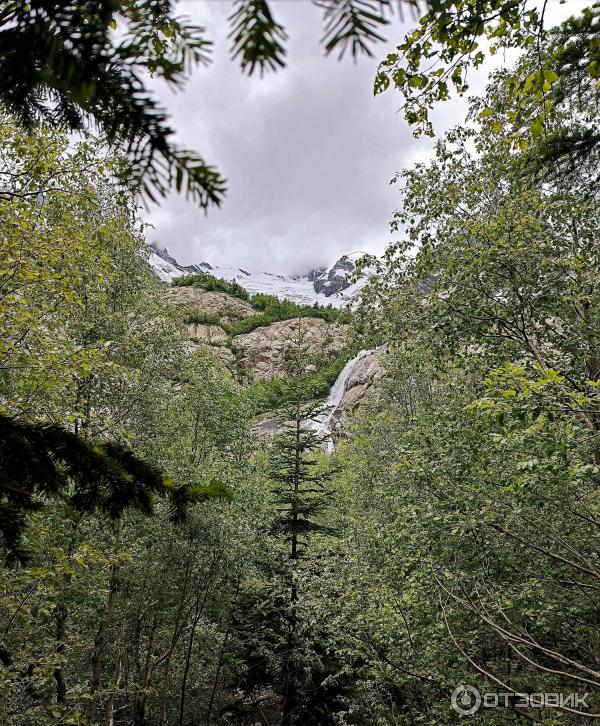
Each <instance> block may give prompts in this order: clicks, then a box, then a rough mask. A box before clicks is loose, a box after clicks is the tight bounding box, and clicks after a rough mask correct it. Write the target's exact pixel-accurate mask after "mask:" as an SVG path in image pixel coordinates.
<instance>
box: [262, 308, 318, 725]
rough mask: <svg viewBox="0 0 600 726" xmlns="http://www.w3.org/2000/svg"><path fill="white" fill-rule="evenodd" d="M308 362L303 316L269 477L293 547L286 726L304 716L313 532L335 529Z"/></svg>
mask: <svg viewBox="0 0 600 726" xmlns="http://www.w3.org/2000/svg"><path fill="white" fill-rule="evenodd" d="M309 364H310V353H309V350H308V346H307V344H306V337H305V331H304V328H303V321H302V320H299V322H298V328H297V335H296V337H295V338H294V339H292V340H290V341H289V345H288V347H287V349H286V362H285V369H286V377H285V381H284V385H283V405H282V407H281V409H280V418H281V421H282V430H281V432H280V433H279V434H278V435H277V436H276V437H275V439H274V442H273V446H272V449H271V454H270V477H271V480H272V481H273V483H274V489H273V491H274V494H275V497H276V504H277V510H278V516H277V523H276V532H277V533H278V534H279V535H280V536H281V537H282V539H283V540H284V542H285V543H286V548H287V553H288V561H287V565H286V567H285V572H284V578H285V580H286V593H287V594H286V607H285V610H284V619H285V628H284V630H285V636H284V648H285V650H284V653H283V658H282V662H281V696H282V699H283V702H282V720H281V723H282V726H293V725H294V724H299V723H303V722H305V721H304V716H303V710H304V708H303V698H302V683H301V677H300V661H301V643H300V638H299V631H300V626H301V616H300V613H299V605H300V604H301V603H300V601H301V597H302V590H301V582H302V581H303V579H304V575H305V574H306V573H307V570H309V569H310V565H309V564H308V563H309V562H310V545H311V535H312V534H314V533H317V532H321V533H331V531H332V530H331V528H330V527H329V526H327V525H326V524H324V522H323V518H322V516H321V515H322V514H323V512H324V510H325V508H326V506H327V503H328V500H329V497H330V494H331V492H330V491H328V488H327V483H328V482H329V480H330V479H331V476H332V470H331V468H328V469H325V470H324V469H323V466H322V465H320V461H319V459H320V457H319V451H320V450H322V448H323V437H322V436H321V435H320V434H319V433H318V432H317V431H315V430H314V429H313V428H311V427H310V422H311V421H314V420H315V419H316V418H317V417H318V416H319V415H320V414H321V413H322V412H323V405H322V404H321V403H319V402H318V401H315V400H314V392H313V391H312V390H311V386H310V382H309V380H308V378H307V375H306V370H307V367H308V365H309Z"/></svg>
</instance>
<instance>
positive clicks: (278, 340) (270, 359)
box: [233, 318, 347, 380]
mask: <svg viewBox="0 0 600 726" xmlns="http://www.w3.org/2000/svg"><path fill="white" fill-rule="evenodd" d="M346 329H347V326H346V325H338V324H335V323H327V322H325V320H321V319H320V318H292V319H291V320H283V321H281V322H278V323H272V324H271V325H268V326H266V327H263V328H257V329H256V330H253V331H252V332H251V333H246V334H244V335H237V336H236V337H235V338H234V339H233V343H234V347H235V349H236V351H237V353H238V363H239V365H240V366H241V367H243V368H244V369H245V370H247V371H249V372H250V374H251V376H252V378H253V379H254V380H265V379H267V378H279V377H281V376H282V375H283V372H284V369H283V363H284V360H285V351H286V349H287V348H288V347H289V345H290V342H291V341H293V340H295V339H296V338H297V336H298V332H299V330H300V331H301V333H302V335H303V337H304V341H305V343H306V345H307V348H308V350H309V352H310V353H313V354H314V355H320V354H323V353H325V354H328V353H333V352H337V351H340V350H342V348H343V347H344V344H345V340H346Z"/></svg>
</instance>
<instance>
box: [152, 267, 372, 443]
mask: <svg viewBox="0 0 600 726" xmlns="http://www.w3.org/2000/svg"><path fill="white" fill-rule="evenodd" d="M164 262H165V264H167V262H166V261H164ZM347 267H348V265H347V264H346V263H342V265H341V266H339V265H338V267H337V269H336V266H334V267H333V268H331V269H327V270H321V271H317V272H315V273H314V274H313V275H312V277H313V278H314V279H313V282H315V283H319V284H318V286H320V285H326V286H329V288H330V289H333V288H335V286H336V285H337V284H338V282H339V279H340V278H341V277H342V273H343V272H344V271H345V270H346V268H347ZM321 289H323V288H322V287H321ZM163 294H164V296H165V299H166V300H168V301H169V302H170V303H171V304H173V305H174V306H175V307H177V308H179V309H181V310H182V313H183V315H182V317H183V320H184V322H185V323H186V325H187V329H188V331H189V335H190V341H189V346H190V348H192V349H194V348H197V347H198V346H202V345H205V346H207V347H208V349H209V350H211V351H213V352H214V353H215V354H216V355H218V356H219V358H220V359H221V360H223V361H224V362H225V363H226V364H227V366H228V367H230V368H231V370H232V373H233V374H234V375H236V376H246V377H249V378H250V379H251V380H253V381H264V380H269V379H272V378H279V377H281V376H283V375H284V360H285V351H286V348H287V347H288V346H289V345H290V344H291V342H292V341H293V340H295V339H297V337H298V335H299V334H301V335H302V336H303V339H304V340H305V342H306V343H307V344H308V348H309V350H310V352H311V355H312V357H313V359H314V362H312V363H311V364H310V365H309V366H308V367H307V372H312V371H316V370H317V369H318V367H319V365H322V364H325V363H326V362H328V361H330V360H332V359H333V358H335V356H336V354H337V353H339V352H340V351H342V350H343V349H344V348H345V347H346V346H347V345H348V343H349V341H348V326H347V325H343V324H339V323H329V322H326V321H325V320H323V319H321V318H312V317H305V318H292V319H289V320H283V321H279V322H274V323H272V324H270V325H265V326H262V327H259V328H256V329H254V330H252V331H251V332H249V333H245V334H242V335H236V336H235V337H233V338H231V336H230V335H228V333H227V330H226V329H229V327H228V326H229V325H230V324H233V323H236V322H237V321H240V320H243V319H244V318H247V317H249V316H253V315H256V314H257V310H255V309H254V308H253V307H252V305H251V304H250V303H248V302H247V301H245V300H241V299H239V298H236V297H233V296H231V295H229V294H227V293H223V292H212V291H206V290H203V289H200V288H196V287H165V289H164V293H163ZM382 353H383V351H382V350H381V349H377V350H375V351H363V352H362V353H361V354H360V355H359V356H357V358H356V359H355V360H353V361H350V362H349V363H348V365H347V366H346V368H345V369H344V375H343V380H342V379H341V378H340V379H339V380H338V382H337V384H336V386H334V388H335V390H336V391H337V393H338V394H339V395H336V401H335V407H334V409H333V410H332V411H331V415H330V416H328V418H327V431H328V432H331V434H332V440H333V441H336V440H339V439H340V438H343V436H344V430H345V427H346V423H347V420H348V417H349V416H350V415H351V414H352V412H353V411H354V410H355V409H356V408H357V407H358V406H359V405H360V403H361V402H362V401H364V400H365V398H367V397H368V396H369V395H370V392H371V389H372V388H373V384H374V383H375V382H376V381H377V380H378V379H379V378H380V377H381V376H382V375H383V373H384V369H383V366H382V363H381V359H382ZM277 429H278V422H277V420H276V419H274V418H272V417H267V418H265V420H264V421H262V422H261V423H259V424H258V426H257V432H259V433H260V434H261V435H264V436H269V435H273V433H275V432H276V431H277Z"/></svg>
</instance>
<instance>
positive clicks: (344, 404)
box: [331, 348, 385, 438]
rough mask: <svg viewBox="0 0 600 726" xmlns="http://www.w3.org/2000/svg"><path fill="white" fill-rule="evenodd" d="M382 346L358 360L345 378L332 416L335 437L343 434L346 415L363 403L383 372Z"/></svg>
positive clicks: (383, 350) (383, 352)
mask: <svg viewBox="0 0 600 726" xmlns="http://www.w3.org/2000/svg"><path fill="white" fill-rule="evenodd" d="M384 354H385V349H384V348H376V349H375V350H372V351H371V352H370V353H369V354H368V355H366V356H365V357H364V358H361V360H359V361H358V362H357V363H356V365H355V367H354V368H353V370H352V372H351V373H350V375H349V376H348V378H347V380H346V385H345V386H344V394H343V396H342V399H341V401H340V403H339V405H338V407H337V408H336V409H335V411H334V413H333V416H332V421H331V424H332V430H333V432H334V436H335V437H336V438H340V437H341V435H343V430H344V428H345V425H346V422H347V420H348V416H349V415H350V414H351V413H352V412H353V411H355V410H356V408H357V407H358V406H359V405H360V404H361V403H363V401H364V400H365V398H366V397H368V395H369V394H370V392H371V391H370V389H371V388H372V386H373V384H374V383H375V381H377V380H379V379H380V378H381V377H382V376H383V375H384V373H385V369H384V367H383V365H382V357H383V355H384Z"/></svg>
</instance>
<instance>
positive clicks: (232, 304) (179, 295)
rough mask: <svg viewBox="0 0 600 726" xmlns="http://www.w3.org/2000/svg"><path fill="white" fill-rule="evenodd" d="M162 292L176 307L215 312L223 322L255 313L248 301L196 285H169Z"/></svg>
mask: <svg viewBox="0 0 600 726" xmlns="http://www.w3.org/2000/svg"><path fill="white" fill-rule="evenodd" d="M164 294H165V298H166V299H167V300H168V301H169V302H170V303H172V304H173V305H176V306H177V307H184V308H188V309H189V310H197V311H199V312H203V313H215V314H217V315H218V316H219V317H220V318H221V319H222V320H223V321H224V322H231V321H232V320H240V319H241V318H245V317H247V316H248V315H254V314H256V311H255V310H254V308H253V307H252V305H250V303H247V302H245V301H244V300H240V299H239V298H237V297H233V296H232V295H227V293H224V292H207V291H206V290H202V289H201V288H198V287H169V288H167V289H166V290H165V293H164Z"/></svg>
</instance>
